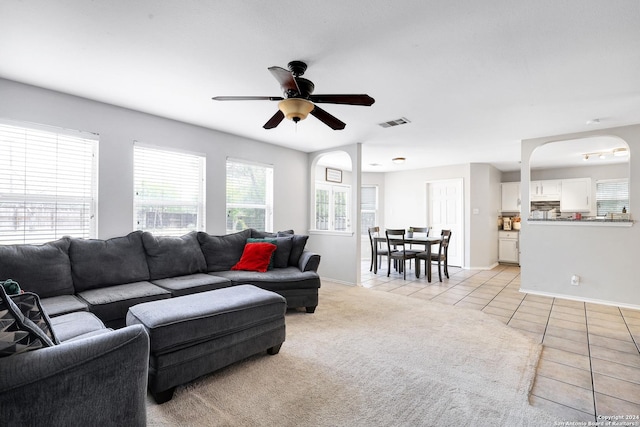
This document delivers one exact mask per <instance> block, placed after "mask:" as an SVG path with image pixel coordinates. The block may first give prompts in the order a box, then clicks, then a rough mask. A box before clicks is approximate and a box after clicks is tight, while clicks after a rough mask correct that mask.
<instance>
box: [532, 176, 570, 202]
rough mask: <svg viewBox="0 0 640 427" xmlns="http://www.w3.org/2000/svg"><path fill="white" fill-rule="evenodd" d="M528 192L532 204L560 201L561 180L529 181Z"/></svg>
mask: <svg viewBox="0 0 640 427" xmlns="http://www.w3.org/2000/svg"><path fill="white" fill-rule="evenodd" d="M529 190H530V192H529V195H530V196H531V201H532V202H540V201H560V197H561V193H562V180H560V179H551V180H545V181H531V185H530V187H529Z"/></svg>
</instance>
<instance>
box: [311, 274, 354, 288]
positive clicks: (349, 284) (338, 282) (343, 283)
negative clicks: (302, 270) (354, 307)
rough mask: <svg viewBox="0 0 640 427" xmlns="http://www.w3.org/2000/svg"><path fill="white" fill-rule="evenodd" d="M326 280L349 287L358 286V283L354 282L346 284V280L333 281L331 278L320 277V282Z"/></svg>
mask: <svg viewBox="0 0 640 427" xmlns="http://www.w3.org/2000/svg"><path fill="white" fill-rule="evenodd" d="M322 280H326V281H328V282H331V283H337V284H339V285H347V286H357V284H356V283H353V282H345V281H344V280H338V279H332V278H331V277H324V276H320V281H322Z"/></svg>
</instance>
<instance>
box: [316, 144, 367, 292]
mask: <svg viewBox="0 0 640 427" xmlns="http://www.w3.org/2000/svg"><path fill="white" fill-rule="evenodd" d="M335 151H344V152H345V153H347V154H348V155H349V157H350V158H351V173H350V174H349V176H348V178H349V180H350V184H351V206H350V208H351V209H350V210H351V230H352V231H350V232H324V231H315V230H310V231H309V234H310V235H311V238H313V241H314V250H315V251H316V252H318V253H320V254H321V256H322V262H321V263H320V267H319V268H318V274H320V276H321V277H322V278H326V279H329V280H332V281H335V282H338V283H344V284H350V285H355V284H358V283H360V276H361V273H360V253H361V244H360V232H359V230H360V222H361V220H360V193H361V191H360V182H361V171H362V144H351V145H347V146H343V147H337V148H333V149H330V150H324V151H319V152H315V153H311V154H309V157H308V162H309V170H310V180H311V182H312V183H313V184H315V179H316V173H318V171H319V170H320V169H318V166H317V164H318V160H319V159H320V158H321V157H322V155H323V154H326V153H329V152H335ZM320 173H324V172H322V171H321V172H320ZM343 182H344V180H343ZM311 187H312V188H311V191H312V193H311V194H315V186H313V185H312V186H311ZM308 200H309V215H308V216H309V223H310V224H312V226H313V224H314V222H315V221H314V219H313V218H312V215H315V214H314V210H315V206H314V205H315V197H309V199H308ZM310 240H311V239H310Z"/></svg>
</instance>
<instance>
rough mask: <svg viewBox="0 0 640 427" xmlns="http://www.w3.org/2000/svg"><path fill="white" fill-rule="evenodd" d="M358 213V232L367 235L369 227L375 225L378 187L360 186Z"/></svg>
mask: <svg viewBox="0 0 640 427" xmlns="http://www.w3.org/2000/svg"><path fill="white" fill-rule="evenodd" d="M360 195H361V198H360V213H361V215H362V220H361V227H360V234H362V235H368V233H369V228H370V227H375V225H376V217H377V211H378V187H375V186H365V187H362V188H361V193H360Z"/></svg>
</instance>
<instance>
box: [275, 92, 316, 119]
mask: <svg viewBox="0 0 640 427" xmlns="http://www.w3.org/2000/svg"><path fill="white" fill-rule="evenodd" d="M278 108H279V109H280V111H282V114H284V116H285V117H286V118H287V119H289V120H293V121H294V122H296V123H298V122H299V121H300V120H304V119H306V118H307V116H308V115H309V113H310V112H311V111H313V109H314V108H315V106H314V105H313V102H311V101H307V100H306V99H302V98H287V99H283V100H282V101H280V102H279V103H278Z"/></svg>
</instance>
